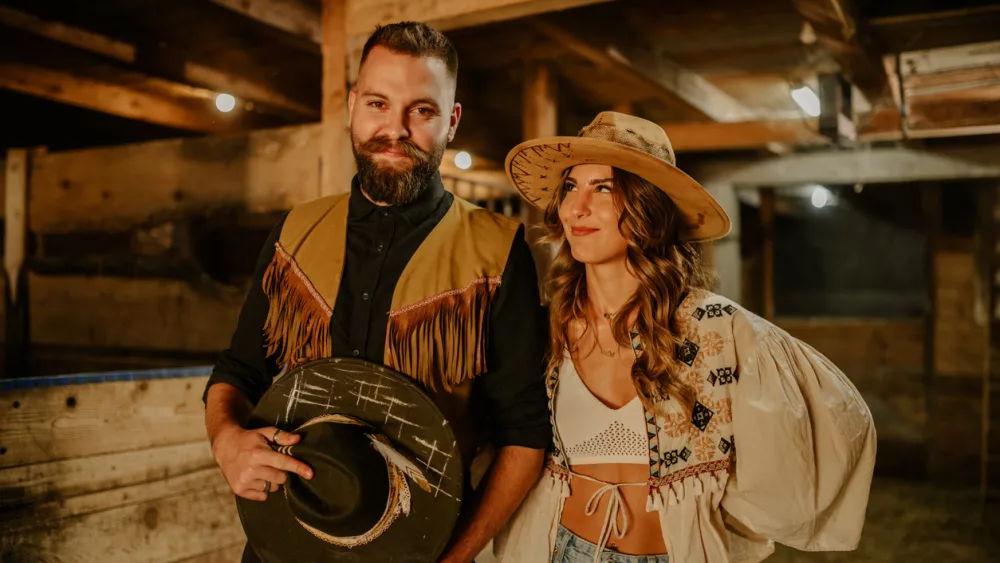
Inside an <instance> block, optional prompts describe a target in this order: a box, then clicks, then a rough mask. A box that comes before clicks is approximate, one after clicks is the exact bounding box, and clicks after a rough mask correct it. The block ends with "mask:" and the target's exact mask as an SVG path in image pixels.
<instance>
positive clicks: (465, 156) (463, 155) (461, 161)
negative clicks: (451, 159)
mask: <svg viewBox="0 0 1000 563" xmlns="http://www.w3.org/2000/svg"><path fill="white" fill-rule="evenodd" d="M455 166H457V167H459V168H461V169H462V170H468V169H469V168H470V167H471V166H472V155H471V154H469V153H467V152H465V151H459V152H458V154H456V155H455Z"/></svg>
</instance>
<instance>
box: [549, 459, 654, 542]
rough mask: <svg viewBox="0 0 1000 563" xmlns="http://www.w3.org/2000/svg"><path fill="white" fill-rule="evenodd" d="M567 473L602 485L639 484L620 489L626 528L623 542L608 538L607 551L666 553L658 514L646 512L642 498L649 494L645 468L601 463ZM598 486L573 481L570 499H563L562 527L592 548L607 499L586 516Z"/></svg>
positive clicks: (615, 538) (575, 468) (618, 539)
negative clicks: (626, 518)
mask: <svg viewBox="0 0 1000 563" xmlns="http://www.w3.org/2000/svg"><path fill="white" fill-rule="evenodd" d="M570 469H571V471H572V472H573V473H575V474H578V475H586V476H588V477H591V478H593V479H596V480H598V481H603V482H605V483H642V484H643V485H642V486H637V485H627V486H622V487H621V488H620V490H621V496H622V500H623V504H624V506H623V507H622V511H623V512H624V513H625V514H626V515H627V516H628V528H627V531H626V533H625V537H623V538H619V537H617V536H616V535H614V534H611V537H610V538H609V539H608V542H607V547H608V549H611V550H613V551H617V552H619V553H623V554H626V555H662V554H665V553H666V552H667V547H666V545H664V543H663V533H662V531H661V528H660V515H659V513H658V512H646V497H647V495H648V494H649V489H648V487H647V486H645V484H646V482H647V481H648V480H649V467H648V466H646V465H638V464H624V463H602V464H594V465H575V466H572V467H571V468H570ZM602 486H603V485H601V484H600V483H595V482H593V481H590V480H588V479H583V478H580V477H574V478H573V479H572V481H571V483H570V491H571V492H570V496H569V497H568V498H567V499H566V504H565V506H564V508H563V513H562V520H561V523H562V525H563V526H564V527H565V528H566V529H568V530H569V531H571V532H573V533H574V534H576V535H578V536H580V537H581V538H583V539H585V540H587V541H589V542H590V543H593V544H598V543H599V542H600V539H601V531H602V529H603V528H604V523H605V520H606V518H605V515H606V514H607V510H608V504H609V503H610V502H611V495H610V494H604V495H603V496H602V497H601V500H600V504H598V506H597V509H596V510H595V511H593V513H592V514H591V515H589V516H588V515H587V503H588V502H590V499H591V497H592V496H593V495H594V493H596V492H597V491H598V490H599V489H600V488H601V487H602ZM621 526H622V521H621V519H619V527H621Z"/></svg>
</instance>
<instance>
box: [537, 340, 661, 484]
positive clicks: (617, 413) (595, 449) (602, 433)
mask: <svg viewBox="0 0 1000 563" xmlns="http://www.w3.org/2000/svg"><path fill="white" fill-rule="evenodd" d="M555 415H556V416H555V419H556V426H557V428H558V431H559V438H560V440H561V441H562V445H563V451H564V453H565V455H566V461H567V462H568V463H569V464H570V465H571V466H572V465H589V464H595V463H635V464H640V465H649V444H648V443H647V441H646V437H645V436H646V418H645V415H644V414H643V409H642V402H641V401H639V397H636V398H634V399H632V401H630V402H629V403H628V404H627V405H625V406H623V407H621V408H619V409H612V408H610V407H608V406H607V405H605V404H604V403H602V402H601V401H600V399H598V398H597V397H595V396H594V395H593V393H591V392H590V389H588V388H587V386H586V385H585V384H584V382H583V380H582V379H580V375H579V374H578V373H577V371H576V366H574V365H573V361H572V360H571V359H569V358H568V357H567V358H566V359H565V360H564V361H563V364H562V367H561V368H560V369H559V389H558V392H557V393H556V397H555Z"/></svg>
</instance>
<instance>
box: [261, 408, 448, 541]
mask: <svg viewBox="0 0 1000 563" xmlns="http://www.w3.org/2000/svg"><path fill="white" fill-rule="evenodd" d="M319 422H333V423H337V424H352V425H355V426H362V427H365V428H368V429H372V430H374V428H372V427H371V426H370V425H369V424H367V423H365V422H364V421H362V420H359V419H357V418H354V417H352V416H347V415H343V414H328V415H324V416H318V417H316V418H313V419H311V420H309V421H307V422H306V423H305V424H303V425H302V426H300V427H299V428H298V429H297V430H301V429H302V428H305V427H306V426H309V425H312V424H316V423H319ZM365 436H367V437H368V439H369V440H371V441H372V447H374V448H375V450H376V451H377V452H379V454H380V455H382V457H383V458H384V459H385V466H386V469H387V470H388V473H389V495H388V498H386V503H385V510H383V511H382V516H381V517H380V518H379V519H378V522H376V523H375V525H373V526H372V527H371V529H369V530H368V531H366V532H365V533H363V534H358V535H356V536H334V535H331V534H327V533H326V532H324V531H323V530H320V529H318V528H316V527H314V526H310V525H309V524H307V523H305V522H303V521H302V520H300V519H299V518H298V517H297V516H295V521H296V522H298V523H299V525H300V526H302V527H303V528H304V529H305V530H306V531H307V532H309V533H310V534H312V535H314V536H316V537H317V538H319V539H321V540H323V541H325V542H327V543H330V544H333V545H336V546H339V547H346V548H352V547H358V546H361V545H365V544H368V543H371V542H372V541H374V540H375V539H377V538H378V537H379V536H381V535H382V534H384V533H385V532H386V530H388V529H389V526H391V525H392V523H393V522H395V521H396V519H397V518H399V516H400V515H401V514H402V515H409V514H410V498H411V497H410V486H409V484H408V483H407V482H406V475H409V476H410V477H412V478H413V479H414V481H416V483H417V484H418V485H419V486H420V487H421V488H422V489H425V490H428V491H429V489H430V486H429V485H428V483H427V479H426V478H425V477H424V475H423V473H421V472H420V469H419V468H417V467H416V466H415V465H413V464H412V463H410V462H409V461H408V460H406V459H405V458H403V456H402V455H400V454H399V453H398V452H396V451H395V449H393V447H392V444H391V443H390V442H389V440H388V439H387V438H386V437H385V436H382V435H381V434H368V433H365ZM292 447H294V444H293V445H292V446H282V447H280V448H278V450H277V451H278V452H279V453H283V454H285V455H291V450H292ZM397 463H402V464H404V465H403V469H400V467H399V466H398V465H397ZM404 471H405V473H404ZM284 490H285V500H288V487H285V488H284Z"/></svg>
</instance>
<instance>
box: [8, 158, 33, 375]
mask: <svg viewBox="0 0 1000 563" xmlns="http://www.w3.org/2000/svg"><path fill="white" fill-rule="evenodd" d="M29 162H30V160H29V158H28V151H27V150H26V149H9V150H8V151H7V171H6V174H7V178H6V182H7V184H6V190H5V194H4V199H5V204H6V211H5V217H4V220H5V227H4V228H5V232H4V237H5V238H4V253H3V266H4V274H5V276H6V281H7V284H6V287H7V292H6V296H5V298H6V300H7V302H6V311H7V315H6V319H5V323H6V325H5V328H6V335H5V344H6V358H5V360H6V361H5V364H6V365H5V370H4V377H7V378H12V377H19V376H25V375H28V373H27V368H28V353H27V352H28V350H27V348H28V296H27V291H26V289H27V283H26V282H25V280H26V279H27V277H26V275H25V272H24V268H23V266H24V257H25V250H26V248H27V235H28V223H27V218H28V214H27V202H28V197H27V196H28V166H29Z"/></svg>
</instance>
